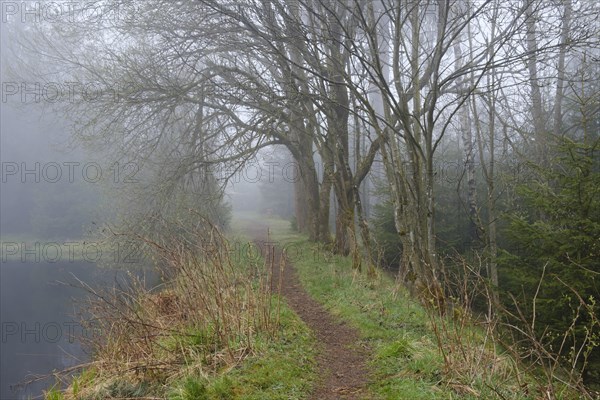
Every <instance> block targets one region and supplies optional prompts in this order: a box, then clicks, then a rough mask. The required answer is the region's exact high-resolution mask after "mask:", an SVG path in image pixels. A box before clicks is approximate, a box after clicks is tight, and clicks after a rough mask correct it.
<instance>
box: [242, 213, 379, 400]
mask: <svg viewBox="0 0 600 400" xmlns="http://www.w3.org/2000/svg"><path fill="white" fill-rule="evenodd" d="M267 232H268V230H267V226H266V225H260V224H254V225H253V226H252V227H248V235H249V236H250V237H251V238H252V239H253V241H254V243H256V244H257V245H258V246H259V247H261V249H262V250H263V255H265V256H267V255H268V254H269V252H270V251H272V249H269V248H266V246H265V243H266V242H267V235H268V233H267ZM280 257H281V251H280V249H278V248H275V263H274V265H275V266H276V267H275V268H273V278H274V279H273V282H274V285H277V282H279V260H280ZM282 282H283V283H282V294H283V296H284V297H285V299H286V301H287V303H288V304H289V306H290V307H291V308H292V310H294V312H296V314H298V315H299V316H300V318H302V320H303V321H304V322H305V323H306V325H308V327H309V328H310V329H311V330H312V331H313V332H314V335H315V338H316V340H317V342H318V344H317V345H318V354H317V357H316V358H317V364H318V365H317V368H318V370H317V375H318V377H319V381H318V382H317V387H316V388H315V389H314V391H313V393H312V396H311V398H312V399H315V400H334V399H365V398H366V393H365V387H366V384H367V383H368V376H369V375H368V369H367V364H366V360H367V356H368V351H367V349H365V348H364V347H363V346H361V343H360V339H359V335H358V332H357V331H356V329H354V328H352V327H350V326H348V325H346V324H345V323H344V322H343V321H338V320H336V319H335V318H334V317H333V316H332V315H331V314H330V313H329V312H328V311H327V310H325V309H324V308H323V306H322V305H320V304H319V303H317V302H316V301H315V300H313V298H312V297H310V295H309V294H308V293H307V292H306V290H304V288H303V287H302V285H301V283H300V280H299V278H298V276H297V274H296V271H295V269H294V266H293V265H292V264H291V263H290V262H288V261H287V260H286V264H285V268H284V272H283V281H282Z"/></svg>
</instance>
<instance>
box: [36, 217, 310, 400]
mask: <svg viewBox="0 0 600 400" xmlns="http://www.w3.org/2000/svg"><path fill="white" fill-rule="evenodd" d="M138 239H139V240H141V241H144V242H145V244H146V245H148V247H150V248H152V249H154V252H153V256H154V258H155V259H156V260H157V264H158V265H160V267H161V272H162V275H163V282H164V283H163V284H162V285H161V286H160V287H158V288H154V289H152V290H147V289H145V288H144V285H142V284H141V282H137V283H134V284H132V286H131V287H127V288H123V287H119V288H114V289H111V290H102V291H100V290H98V289H95V288H92V287H89V286H87V285H85V284H84V283H83V282H81V285H82V286H83V287H85V288H86V289H87V290H88V291H89V293H90V294H91V299H90V303H89V306H88V307H87V310H86V311H87V313H88V318H87V319H86V320H85V321H84V323H85V325H86V327H87V328H88V329H93V330H94V331H95V332H99V333H101V334H98V335H93V339H92V340H91V342H90V343H88V346H89V347H90V349H91V351H92V354H93V360H92V362H90V363H89V364H86V365H85V367H84V368H83V370H82V372H80V373H79V374H77V375H72V374H58V377H59V380H62V381H63V382H68V383H69V385H68V387H67V389H66V390H64V391H61V390H58V389H56V387H60V386H61V382H59V383H58V384H57V385H56V386H55V388H53V389H50V390H49V391H47V392H46V398H47V399H53V400H70V399H77V400H105V399H123V398H127V399H169V400H187V399H189V400H191V399H194V400H196V399H199V400H201V399H237V398H239V399H303V398H306V395H307V393H309V392H310V389H311V388H312V386H313V381H314V380H315V374H314V372H313V367H314V353H313V350H312V349H313V346H312V343H313V338H312V336H311V335H310V332H309V330H308V328H307V327H306V326H305V325H304V323H303V322H302V321H301V320H300V319H299V318H298V317H297V316H296V315H295V314H294V313H293V312H291V311H290V309H289V308H288V307H287V305H286V304H285V301H283V299H281V298H280V293H279V288H278V287H277V285H272V282H271V281H270V280H271V279H270V277H271V271H272V268H273V266H272V265H269V263H268V262H266V261H265V260H264V259H262V258H261V257H233V255H234V251H233V247H232V243H235V242H239V240H233V241H232V240H227V239H226V238H225V237H224V236H223V235H222V234H221V233H220V232H219V230H218V229H217V228H216V227H214V226H212V225H210V224H209V223H202V224H199V225H196V226H194V227H193V228H190V226H189V225H183V224H182V225H173V224H166V223H165V224H164V226H163V235H162V236H161V238H160V239H157V238H147V237H139V238H138Z"/></svg>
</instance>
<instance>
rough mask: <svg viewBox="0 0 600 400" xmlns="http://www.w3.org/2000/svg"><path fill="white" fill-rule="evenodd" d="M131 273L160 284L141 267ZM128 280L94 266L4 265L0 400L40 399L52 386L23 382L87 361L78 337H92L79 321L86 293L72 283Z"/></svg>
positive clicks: (0, 279)
mask: <svg viewBox="0 0 600 400" xmlns="http://www.w3.org/2000/svg"><path fill="white" fill-rule="evenodd" d="M128 271H129V272H132V273H134V274H135V275H137V276H140V277H145V280H146V282H147V284H152V283H156V282H157V278H156V275H155V274H150V273H149V272H148V269H144V268H141V267H140V266H139V265H136V266H135V268H129V270H128ZM128 276H129V274H128V273H127V271H124V270H122V269H119V270H117V269H110V268H104V267H103V268H100V267H97V266H96V265H95V264H93V263H90V262H66V263H47V262H40V263H36V262H25V263H24V262H19V261H5V262H2V263H0V320H1V328H2V336H1V338H0V339H1V342H0V361H1V362H0V399H1V400H20V399H29V398H39V397H40V396H41V394H42V390H43V389H46V388H48V385H49V384H52V381H49V380H45V381H40V382H35V383H32V384H29V385H27V386H26V387H20V386H19V383H21V382H24V381H26V380H28V379H30V378H32V377H33V376H36V375H45V374H48V373H51V372H52V371H61V370H64V369H65V368H68V367H72V366H74V365H77V364H80V363H82V362H85V361H86V360H88V359H89V355H88V354H86V351H85V350H84V348H83V346H82V345H81V342H80V340H78V339H77V338H78V337H79V339H81V338H82V337H86V336H87V337H89V336H90V335H91V333H89V332H87V331H85V330H84V329H83V328H82V327H81V325H80V324H79V323H78V318H77V316H76V315H77V313H78V310H79V308H80V306H81V305H82V301H83V300H84V299H85V298H86V297H87V293H86V292H85V291H84V290H83V289H81V288H77V287H72V286H70V285H69V284H77V279H79V280H81V281H83V282H85V283H86V284H88V285H90V286H92V287H98V286H104V287H106V286H107V285H110V286H113V285H115V283H116V282H121V283H123V282H126V281H127V279H128ZM60 282H63V283H60ZM64 283H66V284H64ZM77 285H79V286H80V284H77ZM74 336H75V338H74Z"/></svg>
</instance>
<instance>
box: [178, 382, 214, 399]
mask: <svg viewBox="0 0 600 400" xmlns="http://www.w3.org/2000/svg"><path fill="white" fill-rule="evenodd" d="M208 398H209V397H208V392H207V391H206V385H205V384H204V383H202V382H200V380H199V379H197V378H194V377H188V378H186V379H185V380H184V382H183V384H182V385H181V386H179V387H177V388H176V389H175V390H174V392H173V393H172V394H171V395H170V396H169V400H207V399H208Z"/></svg>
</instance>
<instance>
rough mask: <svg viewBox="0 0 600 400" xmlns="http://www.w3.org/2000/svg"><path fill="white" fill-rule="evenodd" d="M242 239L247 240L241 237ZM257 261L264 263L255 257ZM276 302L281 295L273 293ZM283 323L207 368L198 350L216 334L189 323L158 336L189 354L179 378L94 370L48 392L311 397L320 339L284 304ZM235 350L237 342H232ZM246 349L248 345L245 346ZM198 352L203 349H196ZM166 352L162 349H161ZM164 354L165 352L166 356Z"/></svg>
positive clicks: (84, 397) (160, 342) (63, 399)
mask: <svg viewBox="0 0 600 400" xmlns="http://www.w3.org/2000/svg"><path fill="white" fill-rule="evenodd" d="M232 240H235V241H237V242H247V240H246V238H244V237H240V236H236V237H234V239H232ZM253 261H254V262H261V261H260V260H257V259H254V260H253ZM233 262H234V264H236V265H239V267H240V268H244V267H247V265H244V263H245V262H246V261H245V260H244V259H243V258H239V257H238V258H237V261H236V258H234V260H233ZM272 303H273V304H277V298H276V297H275V296H273V300H272ZM279 322H280V325H279V328H278V330H277V331H276V332H275V334H274V335H273V336H272V337H270V336H269V335H267V334H266V333H263V332H256V333H255V336H254V337H253V343H252V349H251V354H246V357H245V358H244V359H243V360H241V362H239V363H238V364H236V365H226V364H223V365H219V366H218V368H217V369H214V368H213V367H211V366H208V365H207V364H206V362H205V359H204V358H202V356H201V354H204V353H206V351H199V350H200V348H204V349H205V350H206V349H210V348H211V347H213V346H215V343H211V342H210V341H211V340H213V339H212V338H214V335H212V334H211V332H209V331H206V332H199V331H197V330H195V328H194V327H190V328H189V331H186V334H185V335H173V336H172V335H166V336H162V337H157V338H155V339H154V340H156V341H157V347H159V348H161V349H163V351H164V357H165V359H168V356H169V353H170V352H172V351H175V350H178V351H182V349H183V351H184V352H185V354H187V355H189V357H187V358H186V359H185V363H184V365H181V368H180V372H178V373H177V376H176V378H174V379H169V380H168V381H167V382H165V381H164V380H163V379H161V378H159V377H158V376H157V378H156V379H153V378H151V377H145V378H143V379H141V380H136V379H134V380H132V379H131V377H125V376H123V377H119V376H118V377H114V376H105V375H103V374H102V371H96V370H95V369H94V368H88V369H86V370H84V371H83V372H82V373H81V374H79V375H78V376H75V377H73V379H72V381H71V385H70V387H69V388H68V390H67V391H66V392H65V393H61V392H60V391H58V390H56V389H54V388H53V389H51V390H49V391H48V392H47V394H46V398H47V399H51V400H71V399H77V400H104V399H116V398H140V397H141V398H146V397H150V398H152V397H156V398H165V399H169V400H188V399H189V400H192V399H193V400H201V399H244V400H252V399H256V400H259V399H260V400H284V399H286V400H287V399H298V400H300V399H307V398H309V395H310V393H311V391H312V389H313V388H314V385H315V382H316V380H317V374H316V371H315V365H316V361H315V350H314V349H315V339H314V337H313V335H312V333H311V332H310V330H309V329H308V327H307V326H306V325H305V324H304V322H303V321H302V320H301V319H300V318H299V317H298V316H297V315H296V314H295V313H294V312H293V311H292V310H291V309H290V308H289V307H288V306H287V304H286V303H285V300H283V301H282V302H281V315H280V319H279ZM232 347H233V348H236V344H235V343H233V344H232ZM241 347H243V346H241ZM197 350H198V351H197ZM161 354H162V353H161ZM161 357H162V356H161Z"/></svg>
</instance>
